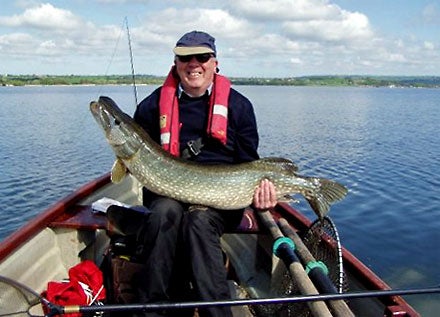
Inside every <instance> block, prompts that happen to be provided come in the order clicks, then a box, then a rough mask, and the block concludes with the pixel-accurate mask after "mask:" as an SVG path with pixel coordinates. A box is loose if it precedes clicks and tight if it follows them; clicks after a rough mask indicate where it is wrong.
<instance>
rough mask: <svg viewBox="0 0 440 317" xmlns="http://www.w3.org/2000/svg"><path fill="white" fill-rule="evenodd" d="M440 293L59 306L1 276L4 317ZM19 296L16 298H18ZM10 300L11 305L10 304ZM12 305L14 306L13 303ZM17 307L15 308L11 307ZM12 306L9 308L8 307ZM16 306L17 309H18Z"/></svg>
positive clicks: (418, 291)
mask: <svg viewBox="0 0 440 317" xmlns="http://www.w3.org/2000/svg"><path fill="white" fill-rule="evenodd" d="M421 294H440V285H439V286H436V287H427V288H419V289H400V290H381V291H359V292H351V293H344V294H340V293H337V294H318V295H303V296H294V297H280V298H259V299H235V300H223V301H211V302H180V303H158V304H129V305H104V306H58V305H55V304H53V303H51V302H49V301H48V300H47V299H46V298H44V297H42V296H41V295H40V294H38V293H37V292H35V291H33V290H32V289H30V288H29V287H27V286H25V285H23V284H21V283H19V282H17V281H14V280H12V279H10V278H7V277H4V276H0V299H1V305H0V316H1V317H5V316H19V315H20V313H21V316H26V315H27V316H32V317H37V316H42V315H34V314H33V313H31V308H32V307H34V306H35V305H38V304H40V303H41V304H44V305H47V306H48V307H49V313H48V314H47V315H45V316H46V317H49V316H56V315H61V314H67V313H77V312H80V313H89V314H90V313H97V312H136V311H137V312H139V311H156V310H163V309H183V308H196V307H199V308H206V307H212V306H242V305H269V304H289V303H299V302H313V301H326V300H348V299H355V298H370V297H384V296H402V295H421ZM14 296H15V297H14ZM7 303H8V305H7ZM9 304H10V305H9ZM11 306H14V307H11ZM8 307H9V308H8ZM12 309H15V310H14V311H13V310H12Z"/></svg>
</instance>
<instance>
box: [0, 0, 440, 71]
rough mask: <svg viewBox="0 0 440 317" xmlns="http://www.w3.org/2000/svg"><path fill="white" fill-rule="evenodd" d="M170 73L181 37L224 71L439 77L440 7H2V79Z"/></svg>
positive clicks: (226, 3) (430, 3)
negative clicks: (197, 41)
mask: <svg viewBox="0 0 440 317" xmlns="http://www.w3.org/2000/svg"><path fill="white" fill-rule="evenodd" d="M125 17H127V18H128V22H129V28H130V34H131V40H132V47H133V54H134V67H135V70H136V73H137V74H153V75H164V74H166V73H167V72H168V70H169V68H170V66H171V65H172V61H173V53H172V48H173V47H174V44H175V43H176V41H177V40H178V38H179V37H180V36H181V35H182V34H183V33H185V32H188V31H192V30H204V31H207V32H208V33H210V34H211V35H213V36H214V37H215V38H216V43H217V48H218V51H219V53H218V58H219V67H220V70H221V73H223V74H225V75H227V76H233V77H239V76H243V77H252V76H255V77H290V76H303V75H435V76H440V31H439V30H440V0H417V1H412V0H387V1H383V0H368V1H358V0H333V1H332V0H217V1H213V0H206V1H200V0H199V1H192V0H185V1H184V0H161V1H153V0H70V1H50V0H47V1H36V0H15V1H2V2H1V9H0V74H63V75H64V74H129V73H130V72H131V68H130V58H129V50H128V41H127V34H126V31H125V29H124V25H123V22H124V18H125Z"/></svg>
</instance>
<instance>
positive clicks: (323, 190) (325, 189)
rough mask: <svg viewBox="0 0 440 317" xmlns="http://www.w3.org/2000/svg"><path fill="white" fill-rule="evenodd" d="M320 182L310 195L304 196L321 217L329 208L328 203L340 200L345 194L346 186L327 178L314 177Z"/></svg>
mask: <svg viewBox="0 0 440 317" xmlns="http://www.w3.org/2000/svg"><path fill="white" fill-rule="evenodd" d="M314 181H318V182H319V183H320V186H319V189H318V191H317V193H315V195H313V196H312V197H306V199H307V201H308V202H309V204H310V206H311V207H312V209H313V211H314V212H315V213H316V215H317V216H318V217H319V218H320V219H322V218H323V217H324V216H325V215H327V213H328V212H329V210H330V205H331V204H333V203H334V202H336V201H338V200H341V199H343V198H344V197H345V195H346V194H347V188H345V186H343V185H341V184H338V183H336V182H334V181H331V180H328V179H323V178H320V179H316V178H315V179H314Z"/></svg>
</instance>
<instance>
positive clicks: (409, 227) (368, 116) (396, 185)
mask: <svg viewBox="0 0 440 317" xmlns="http://www.w3.org/2000/svg"><path fill="white" fill-rule="evenodd" d="M154 88H155V87H152V86H141V87H138V91H139V95H140V97H139V98H142V97H143V96H145V95H147V94H148V93H149V92H151V91H152V90H153V89H154ZM236 88H237V89H238V90H240V91H241V92H243V93H244V94H245V95H246V96H248V97H249V98H250V99H251V101H252V102H253V103H254V106H255V110H256V114H257V120H258V124H259V131H260V139H261V142H260V154H261V155H262V156H283V157H287V158H290V159H292V160H293V161H295V162H296V163H297V164H298V166H299V168H300V172H301V173H303V174H304V175H308V176H321V177H328V178H332V179H335V180H337V181H339V182H341V183H343V184H345V185H346V186H347V187H348V188H349V195H348V196H347V198H346V199H345V200H344V201H342V202H340V203H338V204H336V205H334V206H333V208H332V210H331V214H330V215H331V216H332V218H333V220H334V221H335V223H336V225H337V226H338V228H339V233H340V235H341V237H342V240H343V243H344V245H345V246H346V247H347V248H348V249H349V250H350V251H351V252H352V253H354V254H355V255H356V256H357V257H358V258H360V259H361V260H362V261H363V262H364V263H365V264H366V265H367V266H369V267H371V268H372V270H373V271H374V272H376V273H377V274H378V275H379V276H380V277H382V278H383V279H384V280H385V281H386V282H388V283H389V284H390V285H391V286H392V287H395V288H409V287H420V286H427V285H432V284H437V285H438V284H439V283H440V269H439V267H438V263H440V246H439V244H440V230H439V228H440V220H439V216H440V208H439V207H440V203H439V202H440V198H439V197H440V177H439V175H438V170H439V157H440V143H439V137H438V135H439V133H438V127H439V124H438V122H440V111H439V104H438V101H439V100H440V90H435V89H386V88H328V87H255V86H252V87H251V86H239V87H236ZM100 94H104V95H108V96H110V97H112V98H113V99H114V100H115V101H116V102H117V103H118V104H119V105H120V106H121V107H122V108H123V109H125V110H126V111H127V112H128V113H129V114H132V113H133V112H134V107H135V106H134V98H133V93H132V88H131V87H129V86H105V87H101V86H94V87H0V109H1V110H0V118H1V126H0V132H1V138H0V153H1V158H2V159H1V160H0V171H1V176H0V203H1V207H0V208H1V209H0V222H1V223H2V225H1V228H0V239H2V238H4V237H5V236H6V235H7V234H9V233H11V232H12V231H14V230H15V229H17V228H18V227H19V226H21V225H22V224H23V223H24V222H25V221H26V220H28V219H30V218H31V217H33V216H34V215H35V214H37V213H39V212H41V211H42V210H43V209H44V208H46V207H48V206H49V205H50V204H51V203H54V202H55V201H56V200H58V199H60V198H62V197H64V196H65V195H66V194H68V193H70V192H71V191H72V190H73V189H75V188H77V187H79V186H81V185H83V184H85V183H86V182H87V181H88V180H90V179H92V178H95V177H97V176H99V175H101V174H102V173H104V172H107V171H108V170H109V169H110V167H111V164H112V162H113V155H112V153H111V150H110V148H109V147H108V146H107V144H106V143H105V141H104V138H103V136H102V132H101V131H100V130H99V128H98V126H97V125H96V123H95V122H94V121H93V118H92V116H91V115H90V114H89V110H88V104H89V102H90V101H91V100H94V99H96V98H97V97H98V96H99V95H100ZM297 207H298V208H300V209H301V210H303V211H304V213H306V214H307V215H308V216H310V217H314V216H313V214H312V213H311V212H310V208H309V207H308V206H307V205H306V204H305V203H304V202H303V201H301V202H300V203H299V204H298V206H297ZM407 299H408V300H409V301H410V303H412V304H413V305H414V306H415V307H416V308H417V309H418V310H420V311H421V312H422V313H423V316H435V314H434V312H435V311H438V310H440V304H439V302H440V301H439V298H438V295H437V296H423V297H420V296H417V297H408V298H407Z"/></svg>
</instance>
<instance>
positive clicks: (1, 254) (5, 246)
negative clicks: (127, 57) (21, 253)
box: [0, 173, 110, 262]
mask: <svg viewBox="0 0 440 317" xmlns="http://www.w3.org/2000/svg"><path fill="white" fill-rule="evenodd" d="M109 182H110V173H106V174H104V175H102V176H100V177H98V178H96V179H94V180H92V181H90V182H88V183H87V184H85V185H83V186H81V187H80V188H78V189H77V190H75V191H74V192H72V193H71V194H69V195H68V196H66V197H65V198H62V199H61V200H59V201H57V202H55V203H54V204H53V205H51V206H50V207H48V208H47V209H45V210H44V211H43V212H41V213H39V214H37V216H36V217H34V218H33V219H31V220H30V221H28V222H27V223H25V224H24V225H23V226H22V227H20V228H18V229H17V230H15V231H14V232H13V233H12V234H10V235H9V236H7V237H6V238H5V239H4V240H2V241H0V262H2V261H3V260H4V259H5V258H6V257H7V256H8V255H10V254H11V253H12V252H13V251H14V250H15V249H17V248H18V247H20V246H21V245H23V244H24V243H26V242H27V241H29V240H30V239H31V238H33V237H34V236H35V235H36V234H37V233H38V232H40V231H41V230H43V229H44V228H46V227H48V226H49V224H50V223H51V222H52V221H53V220H54V219H56V218H57V217H58V216H60V215H62V214H63V213H65V212H66V211H68V210H69V208H72V207H73V206H74V205H75V204H76V203H78V202H79V201H81V200H82V199H84V198H86V197H87V196H89V195H90V194H91V193H93V192H95V191H96V190H98V189H100V188H102V187H104V186H105V185H107V184H108V183H109Z"/></svg>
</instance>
